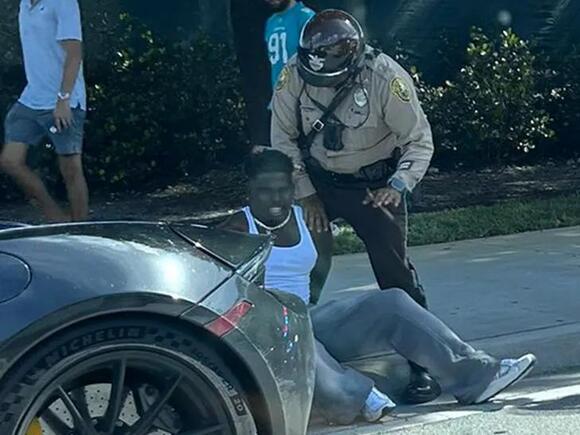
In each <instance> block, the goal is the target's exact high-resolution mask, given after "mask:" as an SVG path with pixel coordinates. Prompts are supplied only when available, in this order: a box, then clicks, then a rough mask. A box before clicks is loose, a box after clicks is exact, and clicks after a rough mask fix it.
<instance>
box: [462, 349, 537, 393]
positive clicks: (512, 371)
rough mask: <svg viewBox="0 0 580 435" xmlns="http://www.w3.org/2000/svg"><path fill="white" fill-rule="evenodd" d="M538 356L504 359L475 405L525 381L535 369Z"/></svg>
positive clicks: (527, 355) (529, 354)
mask: <svg viewBox="0 0 580 435" xmlns="http://www.w3.org/2000/svg"><path fill="white" fill-rule="evenodd" d="M535 363H536V356H535V355H534V354H531V353H528V354H526V355H524V356H522V357H520V358H518V359H503V360H501V361H500V367H499V370H498V372H497V374H496V375H495V377H494V378H493V380H492V381H491V382H490V383H489V385H488V386H487V388H486V389H485V390H484V391H483V393H481V394H480V395H479V396H478V397H477V398H476V399H475V400H474V401H473V403H474V404H478V403H483V402H487V401H488V400H489V399H491V398H492V397H494V396H497V395H498V394H499V393H501V392H502V391H503V390H505V389H506V388H508V387H510V386H512V385H513V384H515V383H516V382H517V381H519V380H520V379H523V378H524V377H525V376H526V375H527V374H528V373H530V371H531V370H532V368H533V367H534V364H535Z"/></svg>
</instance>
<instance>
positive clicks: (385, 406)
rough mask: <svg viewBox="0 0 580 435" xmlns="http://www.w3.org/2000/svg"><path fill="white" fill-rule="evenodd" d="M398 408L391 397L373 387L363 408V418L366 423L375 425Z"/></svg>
mask: <svg viewBox="0 0 580 435" xmlns="http://www.w3.org/2000/svg"><path fill="white" fill-rule="evenodd" d="M396 406H397V405H396V403H395V402H393V401H392V400H391V398H390V397H389V396H387V395H386V394H385V393H383V392H381V391H379V390H378V389H377V388H376V387H373V389H372V390H371V392H370V393H369V396H368V397H367V400H366V402H365V404H364V406H363V409H362V416H363V418H364V419H365V421H367V422H369V423H375V422H377V421H379V420H380V419H381V418H383V417H384V416H385V415H387V414H388V413H389V412H391V411H392V410H393V409H395V407H396Z"/></svg>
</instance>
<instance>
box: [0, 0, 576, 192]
mask: <svg viewBox="0 0 580 435" xmlns="http://www.w3.org/2000/svg"><path fill="white" fill-rule="evenodd" d="M15 5H16V3H15V2H9V4H8V5H7V6H6V8H5V10H4V11H3V12H5V13H4V14H3V16H2V17H0V38H1V39H0V41H1V42H0V44H1V47H0V48H2V49H3V50H4V51H3V55H2V56H0V109H3V108H5V107H7V106H8V104H9V103H10V102H13V101H14V100H15V99H16V98H17V96H18V94H19V92H20V91H21V89H22V86H23V84H24V77H23V72H22V66H21V64H20V54H19V53H20V46H19V42H18V39H17V36H16V34H17V33H16V20H15V16H16V9H17V7H16V6H15ZM81 5H82V7H83V16H84V22H85V26H84V29H85V40H86V41H87V42H86V59H85V66H86V68H85V69H86V78H87V85H88V95H89V107H90V112H89V115H88V123H87V127H86V144H85V147H86V157H85V159H86V169H87V173H88V177H89V182H90V184H91V188H92V190H93V192H94V191H97V192H105V191H108V192H111V191H119V190H145V189H149V188H153V187H161V186H165V185H168V184H170V183H174V182H176V181H179V180H183V179H187V177H188V176H190V175H195V174H200V173H203V172H205V171H207V170H209V169H212V168H216V167H224V166H225V167H228V166H234V165H237V164H238V162H239V161H240V159H241V158H242V157H243V156H244V155H245V154H246V153H247V152H248V148H249V143H248V138H247V136H246V131H245V129H246V113H245V105H244V101H243V99H242V97H241V92H240V74H239V70H238V67H237V63H236V59H235V55H234V52H233V50H232V48H231V47H229V46H227V45H222V44H219V43H216V42H214V41H212V40H210V39H209V38H208V37H207V36H206V35H204V34H202V33H198V34H197V35H196V36H194V37H186V36H184V37H183V39H182V41H181V42H179V43H170V42H168V41H164V40H162V39H158V37H157V36H156V35H154V34H152V32H150V31H149V30H148V29H147V28H146V27H145V26H144V25H143V24H142V23H140V22H138V21H136V20H134V19H132V18H131V17H130V16H128V15H127V14H124V13H123V12H122V11H121V10H120V7H119V5H118V2H117V1H116V0H102V1H100V2H88V1H82V2H81ZM386 51H387V52H389V53H393V52H395V53H396V57H397V59H398V60H399V61H401V62H402V63H403V64H404V65H405V66H407V67H408V68H409V69H410V70H411V72H412V74H413V76H414V78H415V79H416V81H417V86H418V91H419V93H420V96H421V100H422V102H423V107H424V109H425V112H426V113H427V115H428V117H429V119H430V121H431V124H432V126H433V132H434V137H435V141H436V155H435V164H436V165H438V166H440V167H446V166H467V167H481V166H489V165H497V164H506V163H511V162H514V161H515V162H517V161H527V162H530V163H533V162H537V161H539V162H541V161H543V159H544V158H546V156H560V155H562V154H564V155H567V156H570V155H574V154H575V153H578V152H579V151H580V145H579V144H578V141H577V139H576V138H577V137H578V135H579V133H580V132H579V131H578V129H579V126H580V122H578V121H580V119H579V116H580V115H579V114H580V110H579V107H580V100H579V98H580V97H579V95H580V89H579V86H580V84H579V83H580V72H579V71H580V68H579V67H580V62H579V59H580V56H578V55H577V53H576V52H575V53H576V54H574V53H572V54H570V56H567V57H566V58H565V59H563V60H562V61H560V62H557V61H556V60H553V59H546V58H544V57H543V56H542V55H541V53H539V52H538V53H536V52H535V51H534V49H533V48H532V47H530V46H529V44H528V43H527V42H525V41H523V40H521V39H520V38H519V37H518V36H517V35H516V34H515V33H513V32H512V31H509V30H508V31H503V32H502V33H501V34H500V35H497V37H495V38H489V37H488V36H486V35H485V34H484V33H483V32H482V31H481V30H479V29H473V31H472V34H471V40H470V43H469V45H468V46H467V48H466V49H465V62H464V66H463V67H462V68H460V69H459V71H458V72H457V74H456V76H455V77H450V78H449V80H448V81H446V82H445V83H442V84H438V85H432V84H428V83H425V82H424V81H423V80H422V79H421V74H420V73H419V72H418V71H417V70H416V69H415V68H413V67H412V66H411V65H410V62H409V60H408V58H407V57H406V56H405V55H404V52H403V51H402V50H401V49H400V47H399V49H397V50H386ZM1 128H2V127H0V133H3V132H2V131H1ZM40 151H43V150H42V149H39V150H38V151H36V152H35V153H33V155H32V161H33V163H34V164H35V166H36V167H37V169H38V170H39V171H40V172H41V173H42V174H43V176H44V177H45V178H46V179H47V180H48V181H49V183H50V184H51V187H55V185H56V184H57V180H58V176H57V171H56V168H55V167H54V156H53V155H52V153H46V152H40ZM15 191H16V190H15V189H14V187H13V185H12V183H10V182H8V181H7V180H6V179H4V178H0V198H9V197H11V196H13V195H14V192H15Z"/></svg>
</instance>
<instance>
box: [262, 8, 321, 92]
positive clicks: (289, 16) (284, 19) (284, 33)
mask: <svg viewBox="0 0 580 435" xmlns="http://www.w3.org/2000/svg"><path fill="white" fill-rule="evenodd" d="M266 3H268V4H269V5H270V6H271V7H272V9H273V10H274V14H273V15H272V16H271V17H270V18H269V19H268V21H267V22H266V32H265V39H266V47H267V49H268V58H269V60H270V67H271V73H272V89H273V88H275V87H276V82H277V81H278V76H279V75H280V72H281V71H282V68H284V65H286V62H288V60H289V59H290V58H291V57H292V56H294V54H296V51H297V50H298V42H299V40H300V32H301V31H302V28H303V27H304V24H306V22H307V21H308V20H309V19H310V18H311V17H312V16H314V11H313V10H312V9H310V8H308V7H306V6H304V5H303V4H302V2H300V1H297V0H266Z"/></svg>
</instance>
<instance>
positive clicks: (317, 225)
mask: <svg viewBox="0 0 580 435" xmlns="http://www.w3.org/2000/svg"><path fill="white" fill-rule="evenodd" d="M299 202H300V205H301V206H302V208H303V209H304V218H305V220H306V224H307V225H308V228H310V231H315V232H317V233H321V232H323V231H328V229H329V226H328V217H327V216H326V211H325V210H324V204H322V201H321V200H320V198H318V195H316V194H314V195H310V196H307V197H306V198H303V199H301V200H300V201H299Z"/></svg>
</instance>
